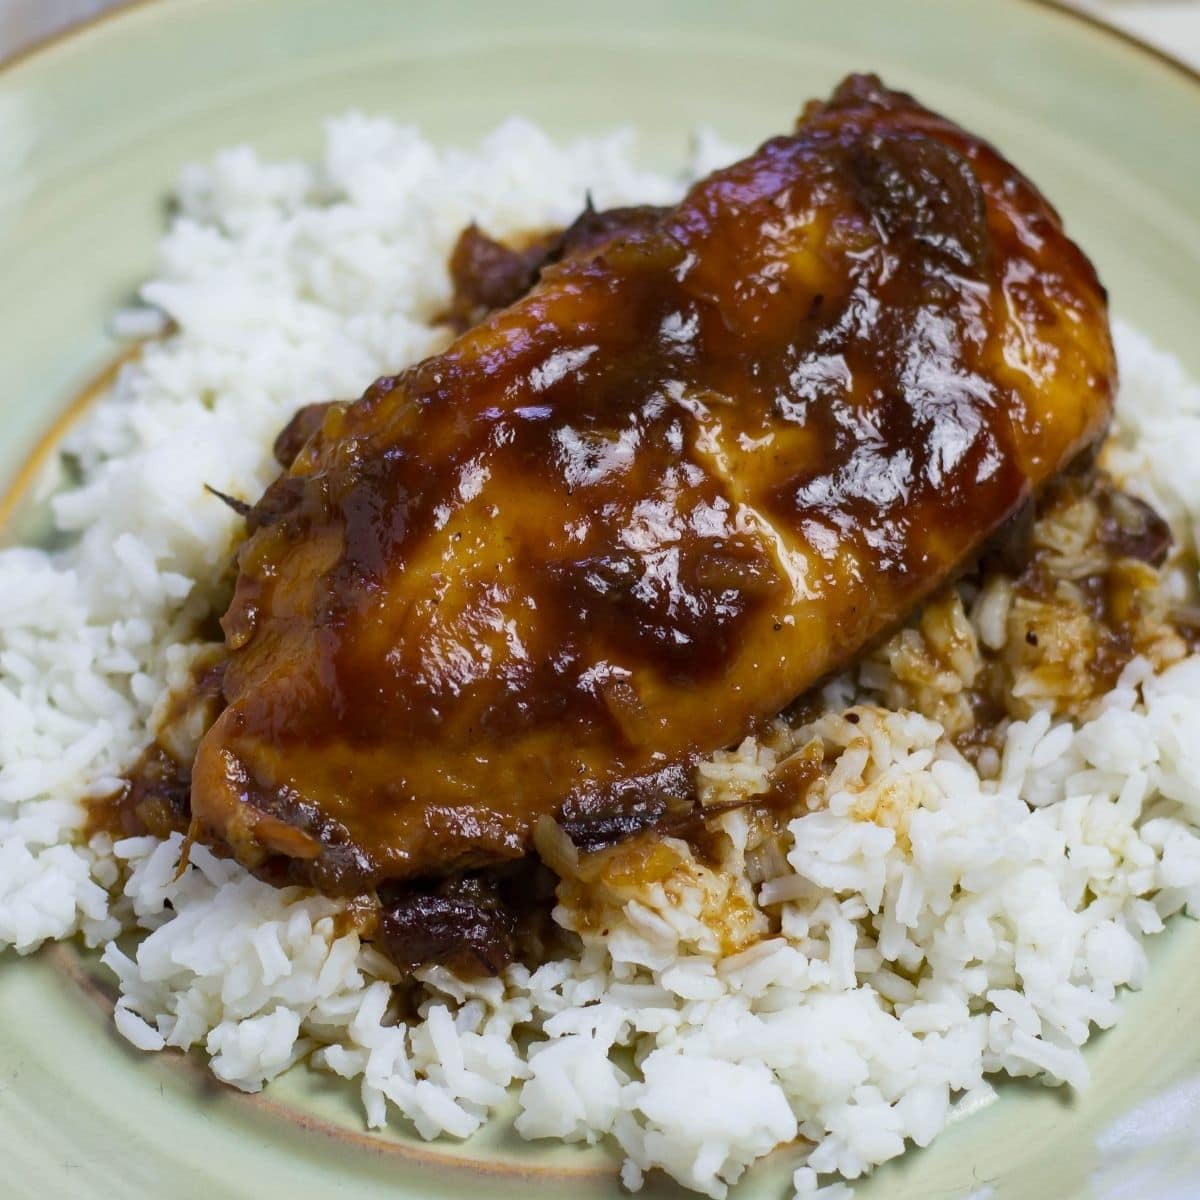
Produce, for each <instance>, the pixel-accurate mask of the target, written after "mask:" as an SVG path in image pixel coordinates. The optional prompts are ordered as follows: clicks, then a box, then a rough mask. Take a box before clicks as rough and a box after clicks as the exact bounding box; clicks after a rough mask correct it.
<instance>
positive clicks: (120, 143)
mask: <svg viewBox="0 0 1200 1200" xmlns="http://www.w3.org/2000/svg"><path fill="white" fill-rule="evenodd" d="M854 69H859V70H862V69H869V70H876V71H879V72H880V73H881V74H882V75H883V76H884V77H885V78H886V79H887V80H888V82H890V83H893V84H896V85H899V86H901V87H905V88H909V89H911V90H913V91H915V92H916V93H917V94H918V95H919V96H920V97H921V98H922V99H923V100H924V101H926V102H927V103H929V104H931V105H932V106H934V107H936V108H940V109H943V110H945V111H946V112H948V113H950V114H951V115H953V116H954V117H956V118H957V119H959V120H961V121H962V122H963V123H964V124H966V125H968V126H970V127H971V128H972V129H978V130H980V131H981V132H983V133H984V134H986V135H988V136H989V137H991V138H992V139H993V140H994V141H996V142H997V143H999V145H1000V146H1001V147H1002V148H1003V149H1004V150H1005V151H1007V152H1008V153H1009V154H1011V156H1012V157H1013V158H1014V159H1015V160H1016V161H1017V162H1018V163H1020V164H1021V166H1022V167H1023V168H1024V169H1025V170H1027V171H1028V172H1029V173H1030V174H1031V175H1032V176H1033V177H1034V178H1035V179H1037V180H1038V181H1039V182H1040V183H1041V184H1042V186H1043V187H1044V188H1045V190H1046V191H1047V193H1048V194H1049V195H1050V196H1051V197H1052V198H1053V200H1054V202H1055V203H1056V204H1057V205H1058V206H1059V207H1060V208H1061V209H1062V211H1063V212H1064V214H1065V216H1066V220H1067V224H1068V226H1069V228H1070V229H1071V231H1072V232H1073V233H1074V235H1075V236H1076V237H1077V238H1078V240H1079V241H1080V242H1081V243H1082V244H1083V245H1084V246H1085V247H1086V248H1087V249H1088V251H1089V252H1090V253H1091V254H1092V255H1093V257H1094V258H1095V259H1096V261H1097V263H1098V265H1099V267H1100V270H1101V274H1102V275H1103V277H1104V279H1105V281H1106V283H1107V284H1108V286H1109V288H1110V289H1111V292H1112V297H1113V301H1114V305H1115V308H1116V310H1117V311H1118V312H1119V313H1121V314H1122V315H1124V316H1126V317H1128V318H1130V319H1131V320H1133V321H1134V322H1135V323H1136V324H1138V325H1139V326H1140V327H1141V328H1143V329H1145V330H1148V331H1150V332H1151V333H1152V334H1153V335H1154V336H1155V338H1156V339H1157V340H1158V342H1159V343H1160V344H1161V345H1163V346H1165V347H1167V348H1169V349H1171V350H1172V351H1174V352H1175V353H1176V354H1178V355H1179V356H1180V357H1181V358H1183V360H1184V361H1185V363H1187V364H1188V366H1189V367H1190V369H1191V370H1192V371H1193V372H1194V373H1197V374H1200V338H1198V337H1197V336H1196V331H1197V330H1198V329H1200V285H1198V284H1197V280H1200V205H1198V204H1197V196H1198V194H1200V80H1197V78H1195V77H1193V76H1191V75H1189V74H1188V73H1187V72H1186V71H1185V70H1184V69H1182V68H1179V67H1174V66H1172V65H1170V64H1169V63H1167V62H1166V61H1165V60H1163V59H1161V58H1157V57H1155V56H1154V55H1153V54H1152V53H1151V52H1148V51H1146V50H1145V49H1144V48H1140V47H1138V46H1136V45H1134V44H1132V43H1130V42H1127V41H1124V40H1122V39H1121V38H1120V37H1118V36H1116V35H1114V34H1111V33H1109V32H1105V31H1102V30H1100V29H1098V28H1096V27H1094V26H1091V25H1088V24H1087V23H1086V22H1084V21H1082V20H1080V19H1079V18H1077V17H1072V16H1069V15H1067V14H1066V13H1064V12H1062V11H1059V10H1057V9H1055V8H1052V7H1050V6H1048V5H1044V4H1036V3H1030V2H1018V0H1010V2H1008V3H1004V4H998V3H996V2H995V0H909V2H908V3H904V4H900V3H896V2H894V0H872V2H864V0H845V2H842V3H832V2H830V0H805V2H798V0H776V2H770V0H749V2H748V0H742V2H741V3H738V4H737V5H734V4H729V3H716V2H713V3H699V2H695V0H690V2H689V0H666V2H657V3H648V2H647V0H616V2H611V0H610V3H607V4H583V3H572V2H571V0H565V2H564V0H558V2H556V3H538V2H534V0H507V2H506V3H503V4H499V3H487V2H485V0H476V2H474V3H468V2H465V0H462V2H457V3H445V2H443V3H440V4H431V3H403V2H400V0H353V2H350V0H171V2H170V3H167V2H166V0H156V2H154V3H142V4H139V5H135V6H134V7H133V8H132V9H130V10H128V11H126V12H125V13H123V14H122V15H120V16H118V17H116V18H113V19H109V20H106V21H103V22H101V23H99V24H97V25H95V26H93V27H91V28H90V29H88V30H86V31H85V32H83V33H81V34H79V35H76V36H73V37H70V38H68V39H66V40H64V41H61V42H59V43H57V44H55V45H53V46H51V47H49V48H47V49H45V50H42V51H40V52H38V53H36V54H34V55H33V56H31V57H29V58H27V59H26V60H24V61H22V62H20V63H18V64H16V65H14V66H11V67H10V68H8V69H7V71H5V72H3V73H0V347H2V348H3V352H2V353H0V413H2V414H3V418H4V434H3V437H2V438H0V481H5V482H7V481H9V480H13V479H16V478H17V477H18V475H19V473H20V472H21V468H22V466H23V464H26V463H27V462H28V460H29V457H30V454H31V453H32V451H33V449H34V447H35V445H36V444H37V442H38V440H39V439H40V438H42V437H43V436H44V435H45V434H46V432H47V430H49V429H51V428H52V427H53V426H54V424H55V421H56V419H57V418H59V417H60V416H61V415H62V414H63V412H64V411H65V410H66V408H67V407H68V406H69V404H70V402H71V398H72V397H73V396H76V395H78V393H79V390H80V388H81V387H82V386H83V385H84V383H85V382H86V380H87V379H88V378H90V377H92V376H93V375H94V374H95V373H96V372H97V371H98V370H100V369H101V368H102V367H103V366H104V364H105V363H106V362H108V361H110V360H111V359H112V358H113V356H114V355H115V354H116V353H117V351H118V347H117V346H116V345H115V344H114V343H113V342H112V341H111V340H110V339H109V338H108V337H107V335H106V332H105V330H106V321H107V318H108V316H109V314H110V313H111V312H112V310H113V309H114V308H115V307H117V306H118V305H119V304H120V303H121V302H122V301H124V300H125V299H126V298H128V297H129V295H130V293H131V292H132V290H133V288H134V287H135V286H136V285H137V284H138V282H139V281H140V280H142V279H143V278H144V277H145V276H146V275H147V274H148V273H149V272H150V271H151V269H152V267H153V263H154V245H155V239H156V237H157V235H158V233H159V232H160V230H161V229H162V225H163V220H164V216H165V209H164V198H165V196H166V194H167V191H168V189H169V187H170V185H171V182H172V180H173V178H174V176H175V172H176V170H177V168H178V166H179V164H180V163H181V162H183V161H184V160H185V159H191V158H196V157H203V156H206V155H208V154H209V153H211V152H212V151H213V150H214V149H215V148H217V147H218V146H221V145H224V144H227V143H230V142H236V141H253V142H255V143H257V144H258V145H259V146H260V147H262V148H263V149H264V150H265V151H266V152H267V153H268V154H281V153H295V152H301V153H308V152H313V151H315V150H316V148H317V142H318V138H319V133H320V130H319V121H320V118H321V117H322V116H323V115H325V114H327V113H330V112H337V111H339V110H344V109H346V108H349V107H352V106H356V107H360V108H362V109H365V110H369V111H375V112H381V113H387V114H391V115H393V116H396V117H401V118H403V119H405V120H412V121H417V122H419V123H420V124H421V125H423V126H424V128H425V129H426V130H427V131H428V132H429V133H430V134H432V135H433V136H434V137H436V138H440V139H447V138H452V139H458V140H466V139H473V138H475V137H477V136H478V135H479V134H481V133H483V132H484V131H485V130H486V129H488V128H489V127H491V126H492V125H494V124H495V123H496V122H497V121H498V120H499V119H500V118H501V117H502V116H503V115H506V114H508V113H511V112H521V113H524V114H527V115H529V116H531V117H533V118H535V119H537V120H538V121H540V122H542V123H544V124H545V125H546V126H548V127H549V128H550V130H551V131H552V132H554V133H556V134H559V135H568V134H578V133H580V132H583V131H586V130H602V129H607V128H610V127H611V126H613V125H614V124H619V123H625V122H628V123H630V124H633V125H636V126H637V127H638V128H639V129H640V130H641V131H642V134H643V143H642V144H643V148H644V152H645V154H646V156H647V158H650V157H651V156H654V157H655V158H656V159H657V160H658V161H669V162H676V161H678V160H679V158H680V152H681V146H682V144H683V139H684V136H685V134H686V133H687V131H688V130H690V129H691V128H692V127H693V126H694V125H695V124H696V123H698V122H706V123H710V124H712V125H714V126H715V127H716V128H717V129H718V130H719V131H720V132H721V133H723V134H725V135H727V136H729V137H732V138H736V139H739V140H741V141H744V142H750V141H753V140H755V139H758V138H761V137H763V136H765V135H767V134H769V133H772V132H775V131H777V130H781V129H783V128H784V127H785V126H786V124H787V123H788V122H789V121H790V120H791V118H792V116H793V115H794V114H795V112H796V111H797V109H798V107H799V105H800V103H801V102H802V101H803V100H804V99H806V98H808V97H810V96H819V95H821V94H822V93H824V92H825V91H826V90H827V89H828V88H829V87H830V85H831V84H832V83H833V82H834V81H835V80H836V79H837V78H838V77H839V76H840V75H842V74H843V73H844V72H846V71H848V70H854ZM43 466H44V464H43ZM52 478H53V476H52V472H51V473H47V472H46V471H45V470H42V471H32V472H29V471H27V472H26V473H25V479H24V485H23V493H24V496H25V499H24V501H23V502H22V505H20V506H18V508H19V510H20V511H18V512H17V513H16V514H15V515H14V514H12V513H10V514H9V536H10V537H11V536H14V533H13V531H14V530H18V529H19V527H20V524H21V521H20V518H21V516H22V512H23V513H24V514H25V516H28V515H29V514H30V512H31V511H32V507H31V498H32V499H36V493H37V491H38V489H39V488H41V487H45V486H47V485H48V483H49V482H52ZM1151 957H1152V959H1153V963H1154V969H1153V971H1152V973H1151V976H1150V983H1149V986H1148V987H1147V988H1146V990H1145V991H1144V992H1142V993H1140V994H1138V995H1131V996H1129V997H1128V998H1127V1000H1126V1002H1125V1009H1126V1012H1125V1016H1124V1019H1123V1021H1122V1022H1121V1024H1119V1025H1118V1026H1117V1028H1116V1029H1115V1030H1114V1031H1112V1032H1111V1033H1109V1034H1106V1035H1104V1036H1102V1037H1098V1038H1097V1039H1096V1041H1095V1042H1094V1043H1093V1045H1092V1047H1091V1049H1090V1050H1089V1052H1088V1060H1089V1063H1090V1066H1091V1069H1092V1073H1093V1076H1094V1083H1093V1086H1092V1088H1091V1089H1090V1090H1089V1091H1088V1092H1087V1093H1086V1094H1085V1095H1083V1096H1082V1097H1074V1096H1071V1095H1070V1094H1068V1093H1067V1092H1066V1091H1065V1090H1056V1091H1051V1090H1047V1089H1043V1088H1040V1087H1036V1086H1021V1085H1015V1084H1014V1085H1006V1086H1004V1087H1003V1088H1002V1089H1001V1097H1000V1099H999V1101H998V1102H997V1103H995V1104H993V1105H992V1106H991V1107H990V1108H989V1109H987V1110H986V1111H984V1112H982V1113H980V1114H978V1115H976V1116H974V1117H972V1118H971V1119H969V1120H966V1121H963V1122H961V1123H959V1124H958V1125H956V1126H955V1127H954V1128H952V1129H950V1130H948V1131H947V1132H946V1133H945V1134H944V1135H943V1136H942V1137H941V1138H939V1139H938V1140H937V1142H936V1143H935V1144H934V1145H933V1147H931V1148H930V1149H929V1150H925V1151H918V1152H913V1153H911V1154H909V1155H907V1156H906V1157H905V1158H904V1159H903V1160H901V1161H900V1162H897V1163H893V1164H890V1165H889V1166H887V1167H885V1168H884V1169H882V1170H880V1171H879V1172H877V1173H876V1175H875V1176H874V1177H873V1178H872V1179H871V1180H870V1182H869V1183H867V1184H865V1185H863V1186H862V1187H861V1188H860V1189H859V1190H858V1192H857V1195H858V1196H859V1197H860V1200H881V1198H883V1197H887V1198H888V1200H905V1198H911V1200H916V1198H918V1197H920V1198H926V1197H941V1198H944V1200H958V1198H961V1197H966V1196H968V1195H971V1194H972V1193H978V1195H979V1196H980V1197H982V1196H989V1197H995V1198H997V1200H1010V1198H1011V1200H1064V1198H1069V1197H1087V1196H1092V1197H1096V1198H1098V1200H1118V1197H1119V1198H1121V1200H1125V1198H1129V1200H1133V1198H1136V1200H1164V1198H1167V1197H1172V1198H1176V1200H1182V1198H1184V1197H1194V1196H1196V1195H1198V1194H1200V1183H1197V1182H1196V1181H1198V1180H1200V928H1197V927H1196V926H1195V925H1194V924H1193V923H1191V922H1186V921H1184V922H1178V923H1176V925H1175V926H1174V927H1173V928H1172V929H1171V930H1170V932H1169V933H1168V934H1166V935H1164V936H1163V937H1162V938H1160V939H1159V940H1158V941H1157V942H1156V943H1155V944H1154V946H1153V948H1152V953H1151ZM104 988H105V985H104V984H103V982H102V981H100V982H99V983H98V982H97V981H96V975H95V970H94V967H93V965H92V963H91V961H90V960H89V959H88V958H86V957H84V956H81V955H80V954H79V953H77V951H76V950H75V949H73V948H69V947H53V948H50V949H48V950H44V951H43V952H42V953H40V954H39V955H36V956H34V957H33V958H32V959H29V960H18V959H16V958H15V957H13V956H9V957H6V958H4V959H3V960H0V1148H2V1150H0V1194H2V1195H3V1196H4V1197H6V1198H14V1200H15V1198H17V1197H32V1196H36V1197H39V1198H45V1197H60V1196H61V1197H71V1198H87V1197H97V1198H99V1197H104V1198H105V1200H111V1198H112V1197H114V1196H116V1197H122V1198H124V1197H129V1198H137V1197H148V1196H151V1195H155V1196H157V1195H161V1194H166V1195H169V1196H171V1197H174V1198H185V1197H197V1198H199V1197H204V1198H206V1200H207V1198H208V1197H214V1196H222V1197H264V1196H275V1195H279V1196H288V1197H295V1198H304V1197H322V1198H324V1197H331V1196H354V1197H356V1198H364V1200H365V1198H369V1197H376V1196H389V1197H393V1198H396V1197H400V1198H404V1197H408V1198H412V1200H415V1198H417V1197H452V1196H472V1197H497V1198H500V1197H520V1196H525V1195H526V1194H527V1193H528V1191H529V1190H530V1188H533V1187H536V1188H538V1189H539V1190H541V1191H542V1193H543V1194H545V1195H562V1196H567V1195H570V1196H595V1197H614V1196H616V1195H617V1194H618V1185H617V1182H616V1175H615V1159H614V1158H612V1157H611V1156H609V1155H608V1154H607V1153H606V1152H604V1151H601V1150H594V1149H593V1150H587V1149H582V1148H579V1147H561V1146H551V1145H548V1144H526V1143H523V1142H521V1141H520V1140H519V1139H518V1138H516V1137H515V1135H514V1134H512V1133H511V1131H510V1130H509V1129H508V1128H507V1127H506V1126H505V1125H504V1123H503V1122H497V1123H496V1124H495V1125H494V1126H493V1127H491V1128H489V1129H488V1130H486V1131H485V1132H484V1134H483V1135H481V1136H480V1137H478V1138H476V1139H473V1140H472V1141H470V1142H468V1143H467V1144H465V1145H454V1144H435V1145H426V1144H424V1143H422V1142H420V1141H419V1140H418V1139H416V1138H414V1137H410V1136H408V1135H406V1133H405V1132H404V1130H402V1129H399V1128H397V1129H395V1130H392V1131H389V1132H388V1133H387V1134H386V1135H380V1136H372V1135H367V1134H366V1133H364V1131H363V1126H362V1121H361V1117H360V1114H359V1111H358V1108H357V1101H356V1095H355V1090H354V1089H353V1088H352V1087H348V1086H346V1085H344V1084H341V1083H340V1082H338V1081H332V1080H329V1079H327V1078H325V1077H323V1076H319V1075H317V1074H316V1073H314V1072H309V1071H306V1070H294V1071H292V1072H291V1073H289V1075H287V1076H285V1077H284V1078H282V1079H280V1080H279V1081H278V1082H277V1083H276V1084H274V1085H272V1087H271V1088H269V1089H268V1090H267V1092H266V1093H265V1094H264V1095H263V1096H261V1097H254V1098H252V1097H246V1096H242V1095H241V1094H239V1093H236V1092H233V1091H231V1090H229V1089H226V1088H223V1087H221V1086H219V1085H217V1084H216V1083H215V1082H212V1081H211V1079H210V1078H209V1077H208V1076H207V1075H206V1073H205V1072H204V1070H203V1068H202V1067H201V1066H200V1065H199V1064H198V1063H196V1062H193V1061H190V1060H188V1059H185V1058H182V1057H180V1056H169V1055H158V1056H147V1055H140V1054H138V1053H137V1052H135V1051H133V1050H132V1049H130V1048H129V1047H128V1046H126V1045H125V1043H123V1042H122V1041H121V1040H120V1039H119V1038H118V1037H117V1036H116V1034H115V1033H114V1031H113V1029H112V1024H111V1019H110V1013H109V1007H110V998H109V996H108V995H107V994H106V992H105V990H104ZM792 1166H794V1155H792V1154H789V1153H788V1152H786V1151H784V1152H780V1153H779V1154H777V1155H775V1156H773V1157H772V1159H771V1160H769V1161H768V1162H767V1163H765V1164H763V1165H762V1166H760V1167H759V1168H758V1169H757V1170H756V1171H754V1172H752V1173H751V1175H750V1176H749V1177H748V1178H747V1179H746V1180H745V1181H744V1182H743V1185H742V1186H741V1188H740V1189H739V1192H738V1196H739V1198H747V1197H768V1196H770V1197H781V1196H783V1195H785V1194H786V1187H787V1180H788V1175H789V1172H790V1169H791V1167H792ZM989 1188H991V1189H993V1190H990V1191H989V1190H988V1189H989ZM647 1193H648V1194H649V1195H652V1196H658V1197H665V1196H678V1195H680V1193H679V1191H678V1189H675V1188H673V1187H671V1186H669V1185H667V1184H664V1183H661V1182H654V1181H652V1183H651V1185H650V1186H649V1187H648V1189H647Z"/></svg>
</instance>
